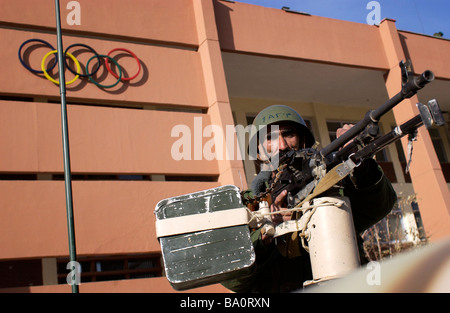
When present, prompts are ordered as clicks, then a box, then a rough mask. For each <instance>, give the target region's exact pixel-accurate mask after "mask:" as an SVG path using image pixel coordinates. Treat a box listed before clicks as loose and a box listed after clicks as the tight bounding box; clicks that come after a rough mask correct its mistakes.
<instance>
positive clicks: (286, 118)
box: [249, 104, 315, 148]
mask: <svg viewBox="0 0 450 313" xmlns="http://www.w3.org/2000/svg"><path fill="white" fill-rule="evenodd" d="M281 122H292V123H293V124H294V125H295V126H296V127H297V129H298V131H299V133H300V134H304V135H305V147H306V148H311V147H312V146H313V145H314V143H315V139H314V136H313V134H312V133H311V131H310V130H309V128H308V127H307V126H306V123H305V121H304V120H303V118H302V117H301V116H300V114H298V113H297V111H295V110H294V109H292V108H290V107H288V106H286V105H282V104H275V105H271V106H269V107H267V108H265V109H264V110H262V111H261V112H259V113H258V115H256V117H255V119H254V120H253V124H252V127H251V129H250V136H249V146H250V145H252V144H253V145H257V140H258V139H257V138H258V136H257V135H258V133H259V132H261V131H262V130H265V132H266V133H267V127H268V126H269V125H272V124H278V123H281Z"/></svg>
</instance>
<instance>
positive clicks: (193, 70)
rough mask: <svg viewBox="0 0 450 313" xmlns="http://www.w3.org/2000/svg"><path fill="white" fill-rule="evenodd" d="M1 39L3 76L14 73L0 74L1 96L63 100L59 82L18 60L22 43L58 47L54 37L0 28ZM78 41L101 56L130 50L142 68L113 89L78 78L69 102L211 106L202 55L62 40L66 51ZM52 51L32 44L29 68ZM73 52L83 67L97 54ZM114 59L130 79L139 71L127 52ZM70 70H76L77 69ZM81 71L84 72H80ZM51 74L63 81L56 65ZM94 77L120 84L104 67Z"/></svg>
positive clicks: (134, 45) (27, 53) (24, 53)
mask: <svg viewBox="0 0 450 313" xmlns="http://www.w3.org/2000/svg"><path fill="white" fill-rule="evenodd" d="M0 38H1V39H2V47H3V48H2V49H1V50H0V57H1V58H2V60H3V68H2V70H3V72H4V73H10V75H2V76H0V94H1V93H5V94H16V95H20V96H27V95H29V96H39V97H50V98H57V97H59V86H58V85H57V84H55V83H53V82H51V81H49V80H48V79H47V78H45V76H44V74H34V73H31V72H30V71H28V70H27V69H26V68H25V67H23V66H22V64H21V63H20V61H19V58H18V51H19V48H20V46H21V44H22V43H23V42H24V41H26V40H28V39H32V38H37V39H42V40H45V41H47V42H49V43H50V44H51V45H52V46H53V47H54V48H55V49H56V47H57V44H56V35H54V34H49V33H44V32H33V31H25V30H16V29H11V28H8V27H6V28H5V27H2V26H0ZM75 43H82V44H86V45H89V46H91V47H92V48H93V49H95V50H96V51H97V53H99V54H103V55H106V54H108V53H109V52H110V51H111V50H112V49H115V48H125V49H128V50H131V51H132V52H133V53H134V54H135V55H136V56H137V57H138V58H139V60H140V62H141V65H142V67H141V71H140V73H139V75H138V76H137V77H136V78H135V79H133V80H131V81H128V82H120V83H118V84H117V85H116V86H114V87H112V88H99V87H97V86H96V85H95V84H94V83H92V82H90V81H89V80H88V79H87V78H79V79H78V80H76V81H75V82H73V83H72V84H69V85H67V88H66V89H67V98H68V99H76V100H77V101H86V99H96V101H110V102H120V101H128V102H138V103H144V104H145V103H150V104H164V105H166V104H168V105H171V104H172V105H179V106H189V107H196V108H202V107H207V103H206V95H205V88H204V79H203V73H202V69H201V62H200V58H199V56H198V53H197V52H195V51H193V50H184V49H175V48H168V47H162V46H153V45H148V44H137V43H129V42H123V41H111V40H100V39H92V38H84V37H73V36H64V37H63V45H64V48H65V49H66V48H67V47H68V46H69V45H72V44H75ZM50 51H51V50H50V49H49V48H46V47H44V46H43V45H42V44H40V43H36V42H31V43H29V44H27V45H25V46H24V47H23V49H22V53H21V55H22V58H23V59H24V60H25V63H26V64H28V65H30V66H31V68H33V69H36V70H41V61H42V59H43V57H44V56H45V54H46V53H48V52H50ZM69 52H71V53H73V54H75V56H77V59H79V61H80V63H81V67H82V68H83V69H84V67H85V66H86V64H87V62H88V60H89V59H90V58H91V57H92V56H93V54H92V53H91V52H89V51H87V49H85V48H82V47H74V48H72V49H71V50H70V51H69ZM112 56H115V59H116V60H118V62H119V65H121V67H122V68H123V69H124V71H125V73H126V74H124V77H132V76H134V75H135V74H136V73H137V71H138V65H137V62H136V61H135V60H134V59H133V58H132V57H131V56H130V55H129V54H128V53H126V52H120V51H118V52H113V53H112ZM52 58H53V56H49V57H48V61H51V59H52ZM95 64H97V60H96V59H93V60H91V62H90V63H89V69H90V71H91V72H92V71H93V68H94V67H95ZM71 67H72V68H73V69H74V70H75V69H76V67H75V66H74V65H72V66H71ZM82 73H85V71H84V70H82ZM50 74H51V75H52V77H53V78H54V79H56V80H59V77H58V69H57V67H55V68H54V69H53V70H52V71H50ZM96 76H97V77H96V81H97V82H99V83H101V84H102V85H112V84H114V83H115V82H116V81H117V79H116V78H114V77H113V75H111V74H110V73H108V71H107V70H106V68H105V66H101V67H100V69H99V71H98V73H97V74H96ZM73 78H74V75H73V74H72V73H71V72H69V71H68V70H66V82H69V81H71V80H72V79H73Z"/></svg>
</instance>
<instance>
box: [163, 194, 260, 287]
mask: <svg viewBox="0 0 450 313" xmlns="http://www.w3.org/2000/svg"><path fill="white" fill-rule="evenodd" d="M241 207H243V204H242V201H241V197H240V194H239V189H238V188H237V187H235V186H232V185H227V186H223V187H218V188H213V189H208V190H205V191H200V192H196V193H192V194H188V195H183V196H178V197H174V198H169V199H165V200H162V201H160V202H159V203H158V204H157V206H156V209H155V215H156V219H157V220H158V219H166V218H172V217H180V216H186V215H195V214H202V213H208V212H216V211H222V210H230V209H236V208H241ZM200 222H201V219H199V223H200ZM159 241H160V244H161V250H162V256H163V260H164V267H165V271H166V276H167V279H168V280H169V282H170V284H171V285H172V287H173V288H175V289H177V290H184V289H190V288H195V287H200V286H204V285H208V284H213V283H217V282H220V281H222V280H227V279H232V278H234V277H236V276H237V275H239V271H240V270H243V269H245V268H248V267H249V266H251V265H252V264H253V263H254V261H255V252H254V249H253V245H252V242H251V239H250V231H249V228H248V225H237V226H230V227H224V228H219V229H209V230H202V231H196V232H192V233H186V234H179V235H173V236H167V237H161V238H159Z"/></svg>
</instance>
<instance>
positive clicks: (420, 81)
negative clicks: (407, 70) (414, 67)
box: [414, 70, 434, 89]
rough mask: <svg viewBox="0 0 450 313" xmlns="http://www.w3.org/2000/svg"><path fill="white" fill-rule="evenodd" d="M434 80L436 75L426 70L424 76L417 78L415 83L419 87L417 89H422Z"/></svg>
mask: <svg viewBox="0 0 450 313" xmlns="http://www.w3.org/2000/svg"><path fill="white" fill-rule="evenodd" d="M433 80H434V73H433V72H432V71H430V70H426V71H425V72H423V73H422V75H420V76H417V77H416V78H415V79H414V83H415V85H416V86H417V88H419V89H421V88H423V87H424V86H425V85H426V84H428V83H431V82H432V81H433Z"/></svg>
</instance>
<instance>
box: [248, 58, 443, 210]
mask: <svg viewBox="0 0 450 313" xmlns="http://www.w3.org/2000/svg"><path fill="white" fill-rule="evenodd" d="M399 66H400V68H401V73H402V88H401V91H400V92H399V93H398V94H396V95H395V96H394V97H392V98H391V99H389V100H388V101H387V102H386V103H384V104H383V105H382V106H381V107H379V108H377V109H375V110H371V111H369V112H367V113H366V115H365V116H364V118H363V119H362V120H361V121H359V122H358V123H356V124H355V125H354V126H353V127H352V128H350V129H349V130H348V131H346V132H345V133H344V134H343V135H342V136H340V137H338V138H337V139H335V140H334V141H333V142H331V143H330V144H329V145H327V146H326V147H324V148H322V149H320V150H315V149H305V150H299V151H290V152H288V153H287V154H285V155H283V156H282V157H280V159H279V164H280V166H279V167H278V169H277V171H278V179H277V181H276V182H275V183H274V182H272V184H271V186H270V187H271V188H269V189H270V190H268V192H266V193H270V194H271V197H270V198H271V199H272V200H274V199H275V198H276V197H277V196H278V195H279V193H280V192H281V191H283V190H288V196H287V207H288V208H293V207H298V206H300V205H301V204H303V203H305V202H306V201H308V200H311V199H312V198H314V197H316V196H318V195H319V194H321V193H323V192H324V191H326V190H327V189H328V188H329V186H330V185H331V183H332V182H338V181H339V180H342V179H343V178H344V177H345V176H347V175H348V174H349V173H350V172H351V171H352V170H353V169H354V168H355V167H357V166H358V165H359V164H361V162H363V161H364V160H366V159H368V158H371V157H372V156H373V155H375V154H376V153H378V152H379V151H381V150H383V149H384V148H386V147H387V146H388V145H389V144H391V143H393V142H395V141H397V140H400V139H401V138H402V137H404V136H409V142H410V144H411V145H412V141H413V140H415V139H416V136H417V129H418V128H419V127H421V126H422V125H425V126H426V127H427V128H431V127H437V126H442V125H444V124H445V120H444V118H443V115H442V112H441V110H440V107H439V104H438V102H437V101H436V100H435V99H432V100H430V101H428V103H427V104H422V103H417V107H418V109H419V112H420V114H418V115H417V116H415V117H413V118H412V119H410V120H408V121H407V122H405V123H403V124H401V125H399V126H397V127H395V128H394V129H393V130H392V131H391V132H389V133H387V134H385V135H383V136H380V134H379V126H378V122H379V120H380V118H381V117H382V116H383V115H384V114H385V113H387V112H388V111H389V110H391V109H392V108H394V107H395V106H396V105H397V104H399V103H400V102H401V101H403V100H404V99H407V98H411V97H412V96H414V95H415V94H416V93H417V92H418V91H419V90H420V89H422V88H423V87H424V86H425V85H426V84H428V83H430V82H432V81H433V80H434V74H433V72H431V71H429V70H427V71H425V72H423V73H422V74H421V75H419V76H417V77H414V76H413V73H412V72H410V71H408V70H407V66H406V64H405V63H404V62H403V61H402V62H400V64H399ZM409 160H411V156H409ZM408 167H409V162H408V165H407V169H406V170H407V171H408ZM281 172H282V173H281ZM325 177H327V179H325V181H324V178H325ZM260 198H261V196H260ZM266 200H267V199H266ZM245 201H247V202H252V200H251V198H249V197H244V202H245ZM269 201H270V199H269ZM252 206H253V207H254V206H255V205H254V201H253V204H252Z"/></svg>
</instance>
